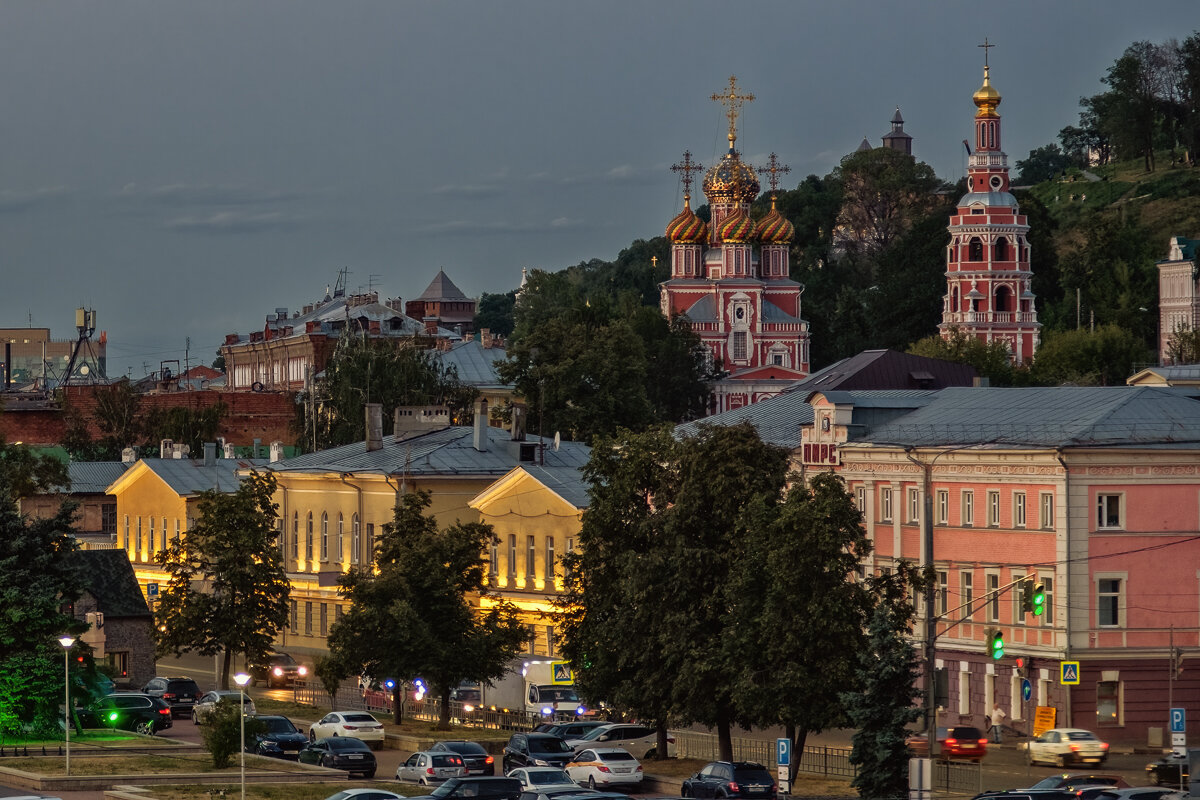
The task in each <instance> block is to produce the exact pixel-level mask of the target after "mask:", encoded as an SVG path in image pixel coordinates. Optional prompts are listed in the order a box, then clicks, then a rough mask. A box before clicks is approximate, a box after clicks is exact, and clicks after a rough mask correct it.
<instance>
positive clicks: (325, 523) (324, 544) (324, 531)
mask: <svg viewBox="0 0 1200 800" xmlns="http://www.w3.org/2000/svg"><path fill="white" fill-rule="evenodd" d="M328 558H329V512H327V511H323V512H321V560H322V561H325V560H327V559H328Z"/></svg>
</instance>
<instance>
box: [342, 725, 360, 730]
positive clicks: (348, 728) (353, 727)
mask: <svg viewBox="0 0 1200 800" xmlns="http://www.w3.org/2000/svg"><path fill="white" fill-rule="evenodd" d="M342 727H343V728H345V729H346V730H348V731H356V730H358V728H356V727H355V726H353V725H343V726H342Z"/></svg>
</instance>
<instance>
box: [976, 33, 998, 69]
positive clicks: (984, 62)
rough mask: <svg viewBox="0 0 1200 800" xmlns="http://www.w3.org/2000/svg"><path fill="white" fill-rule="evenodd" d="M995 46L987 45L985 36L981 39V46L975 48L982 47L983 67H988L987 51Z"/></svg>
mask: <svg viewBox="0 0 1200 800" xmlns="http://www.w3.org/2000/svg"><path fill="white" fill-rule="evenodd" d="M995 46H996V45H994V44H989V43H988V38H987V37H986V36H985V37H983V44H980V45H976V47H982V48H983V65H984V66H985V67H986V66H987V65H988V50H991V49H992V48H993V47H995Z"/></svg>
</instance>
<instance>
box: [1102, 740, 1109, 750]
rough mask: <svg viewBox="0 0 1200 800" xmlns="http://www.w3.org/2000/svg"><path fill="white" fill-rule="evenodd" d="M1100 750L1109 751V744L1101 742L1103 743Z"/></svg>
mask: <svg viewBox="0 0 1200 800" xmlns="http://www.w3.org/2000/svg"><path fill="white" fill-rule="evenodd" d="M1100 749H1101V750H1107V749H1108V742H1101V743H1100Z"/></svg>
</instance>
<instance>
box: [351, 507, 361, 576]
mask: <svg viewBox="0 0 1200 800" xmlns="http://www.w3.org/2000/svg"><path fill="white" fill-rule="evenodd" d="M361 549H362V533H361V532H360V530H359V526H358V514H355V515H354V516H353V517H352V518H351V520H350V563H351V564H357V563H358V551H359V550H361Z"/></svg>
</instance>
